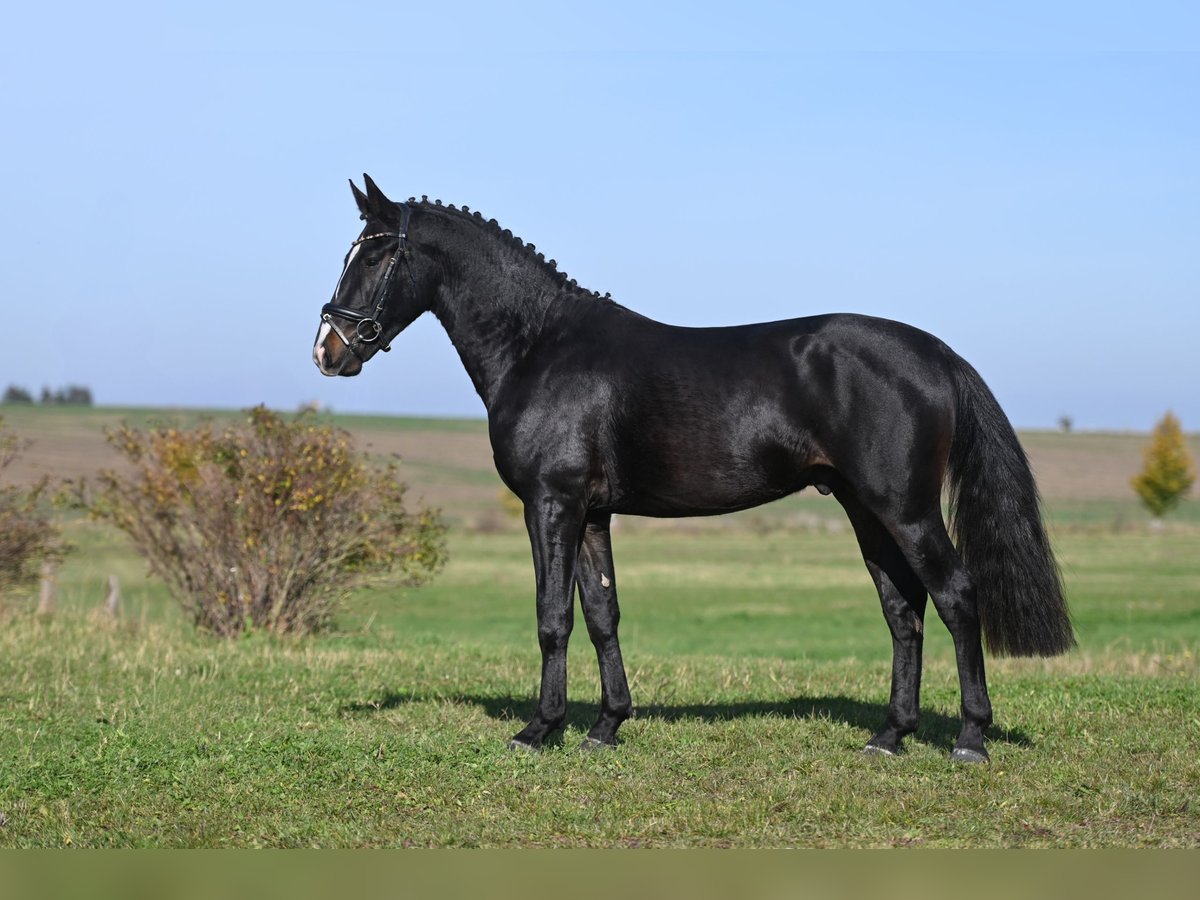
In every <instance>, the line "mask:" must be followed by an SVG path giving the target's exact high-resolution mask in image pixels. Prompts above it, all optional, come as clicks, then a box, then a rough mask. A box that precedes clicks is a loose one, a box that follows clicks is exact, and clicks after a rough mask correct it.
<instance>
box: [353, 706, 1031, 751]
mask: <svg viewBox="0 0 1200 900" xmlns="http://www.w3.org/2000/svg"><path fill="white" fill-rule="evenodd" d="M426 702H450V703H466V704H471V705H473V706H478V707H480V708H482V709H483V711H484V712H486V713H487V714H488V716H490V717H491V718H493V719H500V720H506V721H512V722H515V723H519V722H527V721H528V720H529V719H530V718H531V717H532V716H533V710H534V700H533V698H532V697H522V698H518V697H512V696H507V697H506V696H499V697H496V696H488V695H483V694H440V695H435V694H425V695H422V694H400V693H388V694H385V695H384V696H383V697H381V698H380V699H379V700H376V701H368V702H365V703H362V702H360V703H350V704H347V705H346V706H343V707H342V712H343V713H346V714H350V715H364V714H371V713H378V712H382V711H383V710H387V709H396V708H397V707H401V706H405V705H407V704H409V703H426ZM570 709H571V712H570V714H569V715H568V717H567V724H568V725H572V726H574V727H575V728H577V729H579V730H580V731H587V729H588V728H590V727H591V725H592V722H594V721H595V719H596V716H597V715H598V713H599V707H598V705H597V704H595V703H579V702H574V703H572V704H571V707H570ZM764 716H780V717H784V718H795V719H829V720H831V721H833V722H841V723H843V724H845V725H849V726H850V727H851V728H857V729H859V730H860V731H862V732H864V738H863V740H864V741H866V739H867V738H869V737H870V736H871V735H872V734H874V733H875V732H876V731H877V730H878V729H879V728H881V727H882V726H883V724H884V722H885V721H886V719H887V705H886V704H883V703H866V702H864V701H862V700H855V699H854V698H852V697H842V696H833V697H793V698H791V699H790V700H773V701H765V700H759V701H754V700H750V701H746V702H742V703H679V704H676V703H652V704H648V705H646V706H638V707H636V709H635V711H634V718H635V719H661V720H663V721H666V722H678V721H684V720H688V719H696V720H699V721H702V722H727V721H730V720H732V719H743V718H759V717H764ZM961 724H962V723H961V720H959V719H958V718H957V717H954V716H947V715H944V714H942V713H939V712H933V711H931V710H923V711H922V712H921V724H920V727H918V728H917V733H916V738H917V740H919V741H923V742H925V743H927V744H931V745H933V746H935V747H940V748H943V749H945V750H947V751H948V750H950V748H951V747H953V746H954V741H955V740H956V739H957V737H958V730H959V726H960V725H961ZM987 737H988V739H989V740H992V741H999V742H1002V743H1005V744H1012V745H1014V746H1017V747H1031V746H1033V741H1032V740H1031V739H1030V738H1029V736H1028V735H1026V734H1025V733H1024V732H1022V731H1020V730H1019V729H1012V728H999V727H997V726H992V727H991V728H989V729H988V731H987Z"/></svg>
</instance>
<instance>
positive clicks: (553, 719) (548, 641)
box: [509, 497, 583, 750]
mask: <svg viewBox="0 0 1200 900" xmlns="http://www.w3.org/2000/svg"><path fill="white" fill-rule="evenodd" d="M525 527H526V528H528V529H529V541H530V543H531V544H532V546H533V567H534V570H535V572H536V575H537V633H538V645H539V646H540V647H541V649H542V687H541V693H540V694H539V695H538V704H537V710H536V711H535V712H534V714H533V718H532V719H531V720H530V721H529V724H528V725H526V726H525V727H524V728H523V729H521V731H520V732H519V733H518V734H517V735H516V736H514V737H513V739H512V741H511V742H509V747H510V748H511V749H529V750H536V749H538V748H540V747H541V746H542V743H543V742H544V741H545V740H546V738H547V737H548V736H549V735H550V734H551V733H552V732H554V731H557V730H558V729H559V728H561V727H562V725H563V722H564V721H566V718H567V640H568V639H569V638H570V636H571V626H572V625H573V624H574V612H575V603H574V600H575V564H576V560H577V558H578V556H579V543H580V540H581V538H582V533H583V509H582V505H581V504H579V505H576V504H573V503H571V502H570V501H569V500H566V499H565V498H560V497H541V498H538V499H536V500H533V501H530V502H528V503H526V504H525Z"/></svg>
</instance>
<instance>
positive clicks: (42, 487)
mask: <svg viewBox="0 0 1200 900" xmlns="http://www.w3.org/2000/svg"><path fill="white" fill-rule="evenodd" d="M23 449H24V443H23V442H22V441H21V440H20V439H18V438H17V436H16V435H14V434H12V433H10V432H8V431H6V430H5V428H4V419H3V418H0V474H3V471H4V470H5V469H6V468H8V466H9V464H10V463H11V462H12V461H13V460H14V459H16V458H17V456H18V455H19V454H20V452H21V450H23ZM46 485H47V482H46V481H45V480H42V481H41V482H39V483H38V484H36V485H34V486H33V487H32V488H28V489H23V488H18V487H16V486H14V485H10V484H0V594H5V593H7V592H9V591H11V590H14V589H17V588H25V587H28V586H29V585H31V584H33V583H34V582H35V581H36V580H37V578H38V573H39V571H40V570H41V567H42V564H43V563H46V562H56V561H57V560H58V559H59V558H61V556H62V554H63V552H64V550H65V547H64V545H63V544H62V542H61V540H60V538H59V531H58V528H57V527H56V526H55V524H54V523H53V522H52V521H51V519H50V517H49V515H48V514H47V513H46V511H45V509H44V505H43V499H44V495H45V492H46Z"/></svg>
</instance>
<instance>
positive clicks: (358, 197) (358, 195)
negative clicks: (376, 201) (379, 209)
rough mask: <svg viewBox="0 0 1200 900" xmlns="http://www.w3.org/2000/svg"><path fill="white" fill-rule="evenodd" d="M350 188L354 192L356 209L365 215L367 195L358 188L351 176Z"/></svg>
mask: <svg viewBox="0 0 1200 900" xmlns="http://www.w3.org/2000/svg"><path fill="white" fill-rule="evenodd" d="M350 190H351V191H352V192H353V193H354V202H355V203H356V204H358V211H359V212H360V213H361V214H362V215H364V216H365V215H366V214H367V195H366V194H364V193H363V192H362V191H360V190H359V189H358V185H357V184H355V183H354V179H353V178H352V179H350Z"/></svg>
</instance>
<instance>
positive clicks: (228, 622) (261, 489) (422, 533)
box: [81, 406, 445, 637]
mask: <svg viewBox="0 0 1200 900" xmlns="http://www.w3.org/2000/svg"><path fill="white" fill-rule="evenodd" d="M108 437H109V442H110V443H111V444H112V445H113V446H114V447H115V448H116V449H117V451H118V452H119V453H120V454H121V455H122V456H124V457H125V458H126V459H127V460H128V461H129V462H130V463H132V468H133V472H132V474H130V475H122V474H118V473H115V472H111V471H110V472H105V473H103V474H102V475H101V476H100V479H99V486H98V488H97V489H96V490H94V491H86V490H85V491H83V492H82V493H81V497H82V499H83V504H84V505H85V506H86V507H87V508H88V509H89V510H90V511H91V512H92V514H93V515H95V516H97V517H98V518H100V519H103V520H105V521H108V522H111V523H112V524H114V525H116V526H117V527H118V528H120V529H121V530H122V531H124V532H125V533H126V534H127V535H129V537H130V538H131V539H132V541H133V544H134V546H135V547H136V548H137V550H138V552H139V553H141V555H142V556H143V557H145V559H146V561H147V563H148V564H149V567H150V570H151V571H152V572H153V573H154V574H156V575H158V576H159V577H160V578H162V579H163V581H165V582H166V584H167V587H168V589H169V590H170V592H171V593H172V595H173V596H174V597H175V598H176V599H178V600H179V602H180V603H181V604H182V605H183V607H184V609H185V611H186V612H187V613H188V614H189V615H190V616H191V617H192V618H193V620H194V621H195V623H196V624H197V625H198V626H200V627H201V628H204V629H207V630H209V631H212V632H214V633H216V634H218V635H222V636H225V637H232V636H235V635H238V634H240V633H242V632H243V631H245V630H246V629H247V628H250V627H256V628H263V629H267V630H270V631H273V632H276V633H293V634H303V633H307V632H310V631H313V630H316V629H319V628H321V627H323V626H325V625H326V624H327V623H328V622H329V620H330V617H331V615H332V613H333V611H334V609H335V608H336V606H337V604H338V602H339V601H340V600H342V599H343V598H344V597H345V596H346V594H347V593H348V592H349V590H350V589H351V588H353V587H356V586H358V585H361V584H362V583H364V582H365V581H367V580H369V579H371V578H372V577H376V576H380V575H383V574H385V573H390V574H392V575H395V576H398V577H399V578H400V580H402V581H403V582H405V583H407V584H417V583H420V582H422V581H424V580H426V579H428V578H430V577H431V576H432V575H433V574H434V573H435V572H436V571H437V570H438V569H439V568H440V567H441V565H442V564H443V562H444V559H445V544H444V528H443V526H442V525H441V522H440V520H439V518H438V515H437V513H436V512H435V511H432V510H429V509H418V510H416V511H413V512H410V511H409V510H408V509H407V508H406V507H405V504H404V492H405V487H404V485H403V484H402V483H401V482H400V481H399V480H398V479H397V471H396V464H395V463H392V464H389V465H383V466H375V465H370V464H368V463H367V462H366V461H365V460H364V458H363V457H362V456H360V454H358V453H357V452H356V450H355V448H354V446H353V443H352V440H351V437H350V435H349V434H348V433H347V432H345V431H343V430H341V429H338V428H334V427H332V426H327V425H318V424H315V423H314V422H313V420H312V417H311V416H303V415H302V416H300V417H298V418H296V419H294V420H292V421H285V420H284V419H283V418H281V417H280V416H278V415H276V414H275V413H272V412H270V411H268V410H267V409H265V408H264V407H261V406H259V407H256V408H254V409H252V410H250V411H249V412H248V417H247V419H246V421H245V423H244V424H240V425H237V426H230V427H226V428H224V429H221V430H217V429H216V428H215V427H214V426H213V425H212V424H211V423H207V424H201V425H199V426H196V427H194V428H191V429H180V428H173V427H165V426H164V427H157V428H152V429H149V430H140V429H135V428H130V427H129V426H123V427H121V428H120V429H118V430H116V431H114V432H112V433H110V434H109V436H108Z"/></svg>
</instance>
